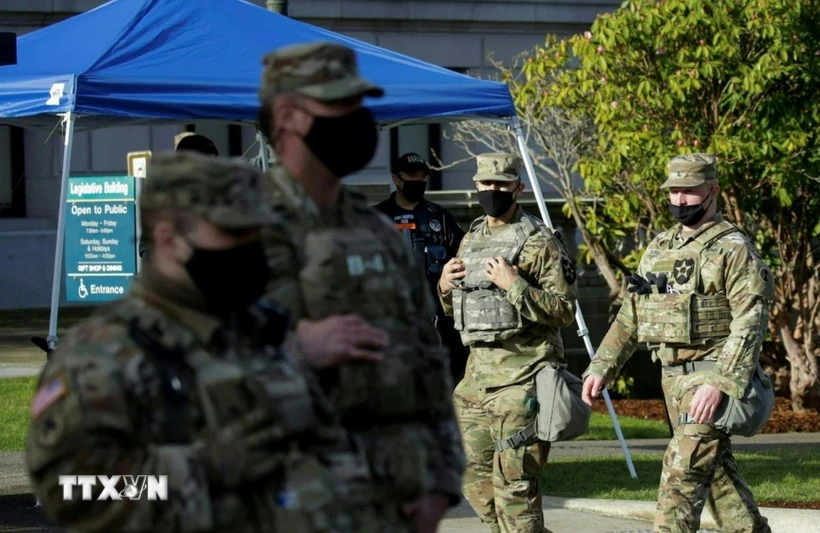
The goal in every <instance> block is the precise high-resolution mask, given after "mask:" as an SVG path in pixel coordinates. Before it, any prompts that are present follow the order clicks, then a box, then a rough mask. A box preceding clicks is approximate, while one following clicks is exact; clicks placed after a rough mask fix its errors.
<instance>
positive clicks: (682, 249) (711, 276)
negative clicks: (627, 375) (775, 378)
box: [584, 213, 774, 398]
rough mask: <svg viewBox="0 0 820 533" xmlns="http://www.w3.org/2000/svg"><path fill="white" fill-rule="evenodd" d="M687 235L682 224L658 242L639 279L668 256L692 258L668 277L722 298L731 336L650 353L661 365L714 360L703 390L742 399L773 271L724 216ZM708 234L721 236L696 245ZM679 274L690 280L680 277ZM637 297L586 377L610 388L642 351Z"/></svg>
mask: <svg viewBox="0 0 820 533" xmlns="http://www.w3.org/2000/svg"><path fill="white" fill-rule="evenodd" d="M682 229H683V226H681V225H677V226H676V227H674V228H672V229H670V230H668V231H665V232H662V233H660V234H658V235H657V237H655V239H654V240H653V241H652V242H651V243H650V244H649V246H648V247H647V249H646V252H645V253H644V256H643V258H642V259H641V262H640V265H639V267H638V274H639V275H641V276H645V275H646V273H647V272H653V273H656V272H658V271H659V269H660V265H661V263H662V262H664V261H666V262H668V260H667V259H665V258H666V257H669V256H672V257H673V258H674V257H676V256H681V254H684V253H686V252H691V254H692V257H693V261H694V262H695V263H690V264H689V265H687V264H686V263H685V262H683V261H681V262H680V264H679V265H678V264H677V263H676V269H675V271H673V272H672V273H671V274H672V275H671V276H670V280H669V283H670V286H671V287H672V288H673V290H675V288H676V285H678V287H677V288H678V289H679V288H680V285H681V282H683V281H685V280H686V281H687V282H688V283H692V284H694V285H697V288H696V289H695V290H694V292H696V293H697V294H703V295H706V296H717V295H721V296H724V297H725V298H726V299H727V300H728V306H729V308H730V313H731V314H730V319H731V323H730V325H729V328H728V329H729V332H728V336H723V337H722V338H715V339H712V340H710V341H708V342H705V343H699V344H697V345H689V346H687V345H674V346H663V345H652V344H650V345H649V348H650V349H651V350H652V352H653V358H656V359H660V360H661V361H662V363H663V364H664V365H667V364H671V365H675V364H680V363H682V362H684V361H698V360H710V361H716V363H717V364H716V366H715V367H714V369H712V370H711V371H709V373H708V374H707V375H706V378H705V381H704V383H707V384H709V385H712V386H715V387H717V388H718V389H720V390H721V391H722V392H724V393H726V394H728V395H730V396H732V397H734V398H740V397H742V395H743V393H744V391H745V390H746V387H747V386H748V384H749V381H750V380H751V377H752V372H753V371H754V369H755V365H756V364H757V362H758V358H759V354H760V348H761V345H762V342H763V338H764V336H765V334H766V323H767V320H768V313H769V307H770V305H771V303H772V299H773V296H774V281H773V278H772V275H771V272H770V271H769V269H768V268H767V267H766V265H765V263H763V261H762V260H761V259H760V257H759V256H758V254H757V252H756V251H755V248H754V246H753V244H752V243H751V241H750V240H749V239H748V238H747V237H746V236H745V234H743V233H742V232H741V231H740V230H739V229H737V228H736V227H734V226H732V225H731V224H729V223H728V222H726V221H724V220H723V217H722V216H721V214H720V213H718V214H717V215H716V216H715V218H714V219H713V220H712V221H710V222H707V223H706V224H704V225H703V226H702V227H701V228H699V229H698V230H697V231H695V232H693V233H692V234H689V235H683V236H682V234H681V230H682ZM733 229H734V231H732V230H733ZM721 230H723V231H721ZM707 232H711V233H712V234H715V233H718V234H720V233H722V234H723V235H722V236H720V237H719V238H718V239H717V240H715V241H713V242H712V243H711V244H710V245H708V246H707V247H705V248H704V246H703V244H702V243H699V242H698V238H699V237H700V236H703V235H705V234H706V233H707ZM692 264H698V265H699V267H698V268H697V269H696V270H699V271H696V272H689V271H686V269H687V268H688V267H691V266H692ZM677 266H680V267H682V268H683V271H680V272H677ZM690 270H691V269H690ZM677 274H680V275H682V276H685V277H677ZM689 280H691V281H689ZM688 283H687V284H688ZM687 290H689V289H687ZM682 292H686V291H682ZM689 292H693V291H691V290H689ZM638 298H641V296H636V295H629V296H628V297H627V298H626V299H625V300H624V303H623V305H622V306H621V309H620V311H619V312H618V315H617V317H616V318H615V322H613V324H612V326H611V327H610V329H609V332H608V333H607V335H606V336H605V337H604V339H603V341H602V342H601V345H600V347H599V348H598V351H597V353H596V355H595V358H594V360H593V361H592V363H591V364H590V366H589V368H588V369H587V371H586V373H585V374H584V375H585V376H586V375H595V376H600V377H603V378H605V380H606V382H607V383H611V381H612V380H613V379H614V378H615V377H616V375H617V373H618V371H619V370H620V369H621V368H622V367H623V365H624V363H626V361H627V360H628V359H629V358H630V357H631V356H632V354H633V352H634V351H635V348H636V346H637V344H638V327H639V317H638V312H637V309H638V307H637V306H638V305H639V301H638Z"/></svg>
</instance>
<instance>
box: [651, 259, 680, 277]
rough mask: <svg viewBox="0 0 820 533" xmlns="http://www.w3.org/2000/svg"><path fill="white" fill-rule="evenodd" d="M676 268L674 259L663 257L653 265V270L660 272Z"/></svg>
mask: <svg viewBox="0 0 820 533" xmlns="http://www.w3.org/2000/svg"><path fill="white" fill-rule="evenodd" d="M673 268H675V261H674V260H672V259H661V260H660V261H657V262H656V263H655V264H654V265H652V272H654V273H656V274H657V273H659V272H672V269H673Z"/></svg>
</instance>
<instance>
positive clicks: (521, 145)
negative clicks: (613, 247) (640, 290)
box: [509, 116, 638, 479]
mask: <svg viewBox="0 0 820 533" xmlns="http://www.w3.org/2000/svg"><path fill="white" fill-rule="evenodd" d="M509 124H510V127H511V128H512V129H513V131H514V132H515V137H516V138H517V139H518V149H519V150H521V157H522V159H523V160H524V166H525V167H526V169H527V176H528V177H529V179H530V184H531V185H532V189H533V193H535V201H536V202H537V203H538V209H539V211H541V217H542V218H543V219H544V223H545V224H546V225H547V226H548V227H550V228H553V227H554V226H553V225H552V220H550V215H549V212H547V204H546V203H545V202H544V197H543V195H542V194H541V186H540V185H539V184H538V178H537V177H536V175H535V167H534V166H533V164H532V159H531V158H530V151H529V149H528V148H527V143H526V141H525V140H524V132H523V131H522V130H521V121H520V120H519V119H518V117H517V116H515V117H512V118H511V119H510V122H509ZM575 321H576V322H577V323H578V336H579V337H581V338H583V339H584V346H586V349H587V354H589V358H590V359H592V358H594V357H595V349H594V348H593V347H592V340H591V339H590V338H589V329H587V325H586V321H585V320H584V314H583V313H582V312H581V305H580V303H578V302H576V305H575ZM603 396H604V401H606V408H607V410H608V411H609V417H610V418H611V419H612V425H613V426H615V434H616V435H618V440H619V441H620V443H621V450H622V451H623V452H624V457H625V458H626V465H627V468H629V475H630V476H632V479H637V478H638V474H637V472H635V465H634V464H632V455H631V454H630V453H629V448H628V447H627V445H626V441H625V440H624V435H623V432H622V431H621V424H620V423H619V422H618V417H617V416H616V415H615V408H614V407H613V406H612V400H610V398H609V391H608V390H606V389H604V390H603Z"/></svg>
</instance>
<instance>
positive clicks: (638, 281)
mask: <svg viewBox="0 0 820 533" xmlns="http://www.w3.org/2000/svg"><path fill="white" fill-rule="evenodd" d="M626 282H627V283H629V287H627V289H626V292H628V293H632V294H638V295H642V294H650V293H651V292H652V287H651V285H650V284H649V282H648V281H646V280H645V279H643V278H642V277H641V276H639V275H638V274H637V273H635V274H632V275H631V276H627V277H626Z"/></svg>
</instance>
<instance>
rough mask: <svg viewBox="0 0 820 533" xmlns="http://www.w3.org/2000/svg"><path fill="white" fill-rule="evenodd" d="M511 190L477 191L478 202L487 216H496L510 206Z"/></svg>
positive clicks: (511, 202) (511, 199)
mask: <svg viewBox="0 0 820 533" xmlns="http://www.w3.org/2000/svg"><path fill="white" fill-rule="evenodd" d="M514 201H515V200H513V193H512V191H496V190H489V191H478V203H480V204H481V207H482V208H483V209H484V212H485V213H487V214H488V215H489V216H491V217H494V218H498V217H500V216H501V215H503V214H504V213H506V212H507V211H509V209H510V207H512V205H513V202H514Z"/></svg>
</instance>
